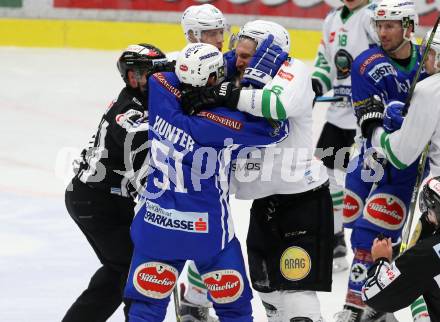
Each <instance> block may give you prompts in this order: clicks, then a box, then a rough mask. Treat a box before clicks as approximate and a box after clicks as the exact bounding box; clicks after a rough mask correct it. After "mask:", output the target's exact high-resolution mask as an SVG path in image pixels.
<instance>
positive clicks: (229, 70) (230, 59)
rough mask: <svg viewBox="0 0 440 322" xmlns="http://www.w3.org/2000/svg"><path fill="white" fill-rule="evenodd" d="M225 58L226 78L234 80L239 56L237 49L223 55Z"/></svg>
mask: <svg viewBox="0 0 440 322" xmlns="http://www.w3.org/2000/svg"><path fill="white" fill-rule="evenodd" d="M223 60H224V62H225V77H226V80H232V79H233V78H234V76H235V74H237V67H236V65H235V64H236V63H237V56H236V55H235V49H233V50H230V51H228V52H226V53H225V54H224V55H223Z"/></svg>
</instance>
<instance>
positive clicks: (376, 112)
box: [354, 95, 384, 139]
mask: <svg viewBox="0 0 440 322" xmlns="http://www.w3.org/2000/svg"><path fill="white" fill-rule="evenodd" d="M354 111H355V115H356V118H357V122H358V125H359V126H360V128H361V132H362V136H363V137H364V138H366V139H371V136H372V135H373V131H374V129H375V128H377V127H379V126H381V125H382V120H383V111H384V105H383V103H382V100H381V99H380V98H379V96H377V95H374V96H372V97H370V98H368V99H366V100H365V101H363V102H362V104H360V105H359V106H355V108H354Z"/></svg>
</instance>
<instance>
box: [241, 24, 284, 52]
mask: <svg viewBox="0 0 440 322" xmlns="http://www.w3.org/2000/svg"><path fill="white" fill-rule="evenodd" d="M269 34H272V35H273V37H274V40H273V43H274V44H275V45H278V46H280V47H281V49H282V50H284V51H285V52H289V51H290V36H289V32H288V31H287V30H286V28H284V27H283V26H281V25H280V24H277V23H275V22H272V21H267V20H254V21H250V22H248V23H246V24H245V25H244V26H243V27H241V29H240V31H239V32H238V34H237V38H238V39H240V38H241V37H247V38H251V39H253V40H255V41H256V42H257V48H258V47H259V46H260V45H261V43H262V42H263V41H264V40H265V39H266V38H267V37H268V36H269Z"/></svg>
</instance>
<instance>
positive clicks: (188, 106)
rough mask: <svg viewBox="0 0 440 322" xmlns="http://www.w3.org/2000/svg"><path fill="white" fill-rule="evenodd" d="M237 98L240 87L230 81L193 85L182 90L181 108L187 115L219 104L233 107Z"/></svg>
mask: <svg viewBox="0 0 440 322" xmlns="http://www.w3.org/2000/svg"><path fill="white" fill-rule="evenodd" d="M239 98H240V88H238V87H236V86H234V84H233V83H230V82H225V83H222V84H219V85H214V86H210V87H193V88H191V89H188V90H183V91H182V108H183V110H184V112H185V113H186V114H188V115H193V114H197V113H199V112H200V111H201V110H204V109H210V108H214V107H220V106H226V107H229V108H231V109H235V108H237V104H238V99H239Z"/></svg>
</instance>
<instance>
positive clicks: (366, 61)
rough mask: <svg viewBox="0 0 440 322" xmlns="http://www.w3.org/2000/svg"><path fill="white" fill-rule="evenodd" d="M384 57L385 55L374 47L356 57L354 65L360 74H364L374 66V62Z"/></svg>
mask: <svg viewBox="0 0 440 322" xmlns="http://www.w3.org/2000/svg"><path fill="white" fill-rule="evenodd" d="M384 58H385V55H384V54H383V53H382V52H381V51H380V50H379V49H378V48H377V47H373V48H370V49H367V50H366V51H364V52H363V53H362V54H360V55H359V56H358V57H357V58H356V59H355V61H354V63H353V67H354V69H357V70H358V72H359V74H360V75H363V74H365V72H367V71H368V70H369V69H370V68H372V67H373V66H374V63H377V62H378V61H379V60H383V59H384Z"/></svg>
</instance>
